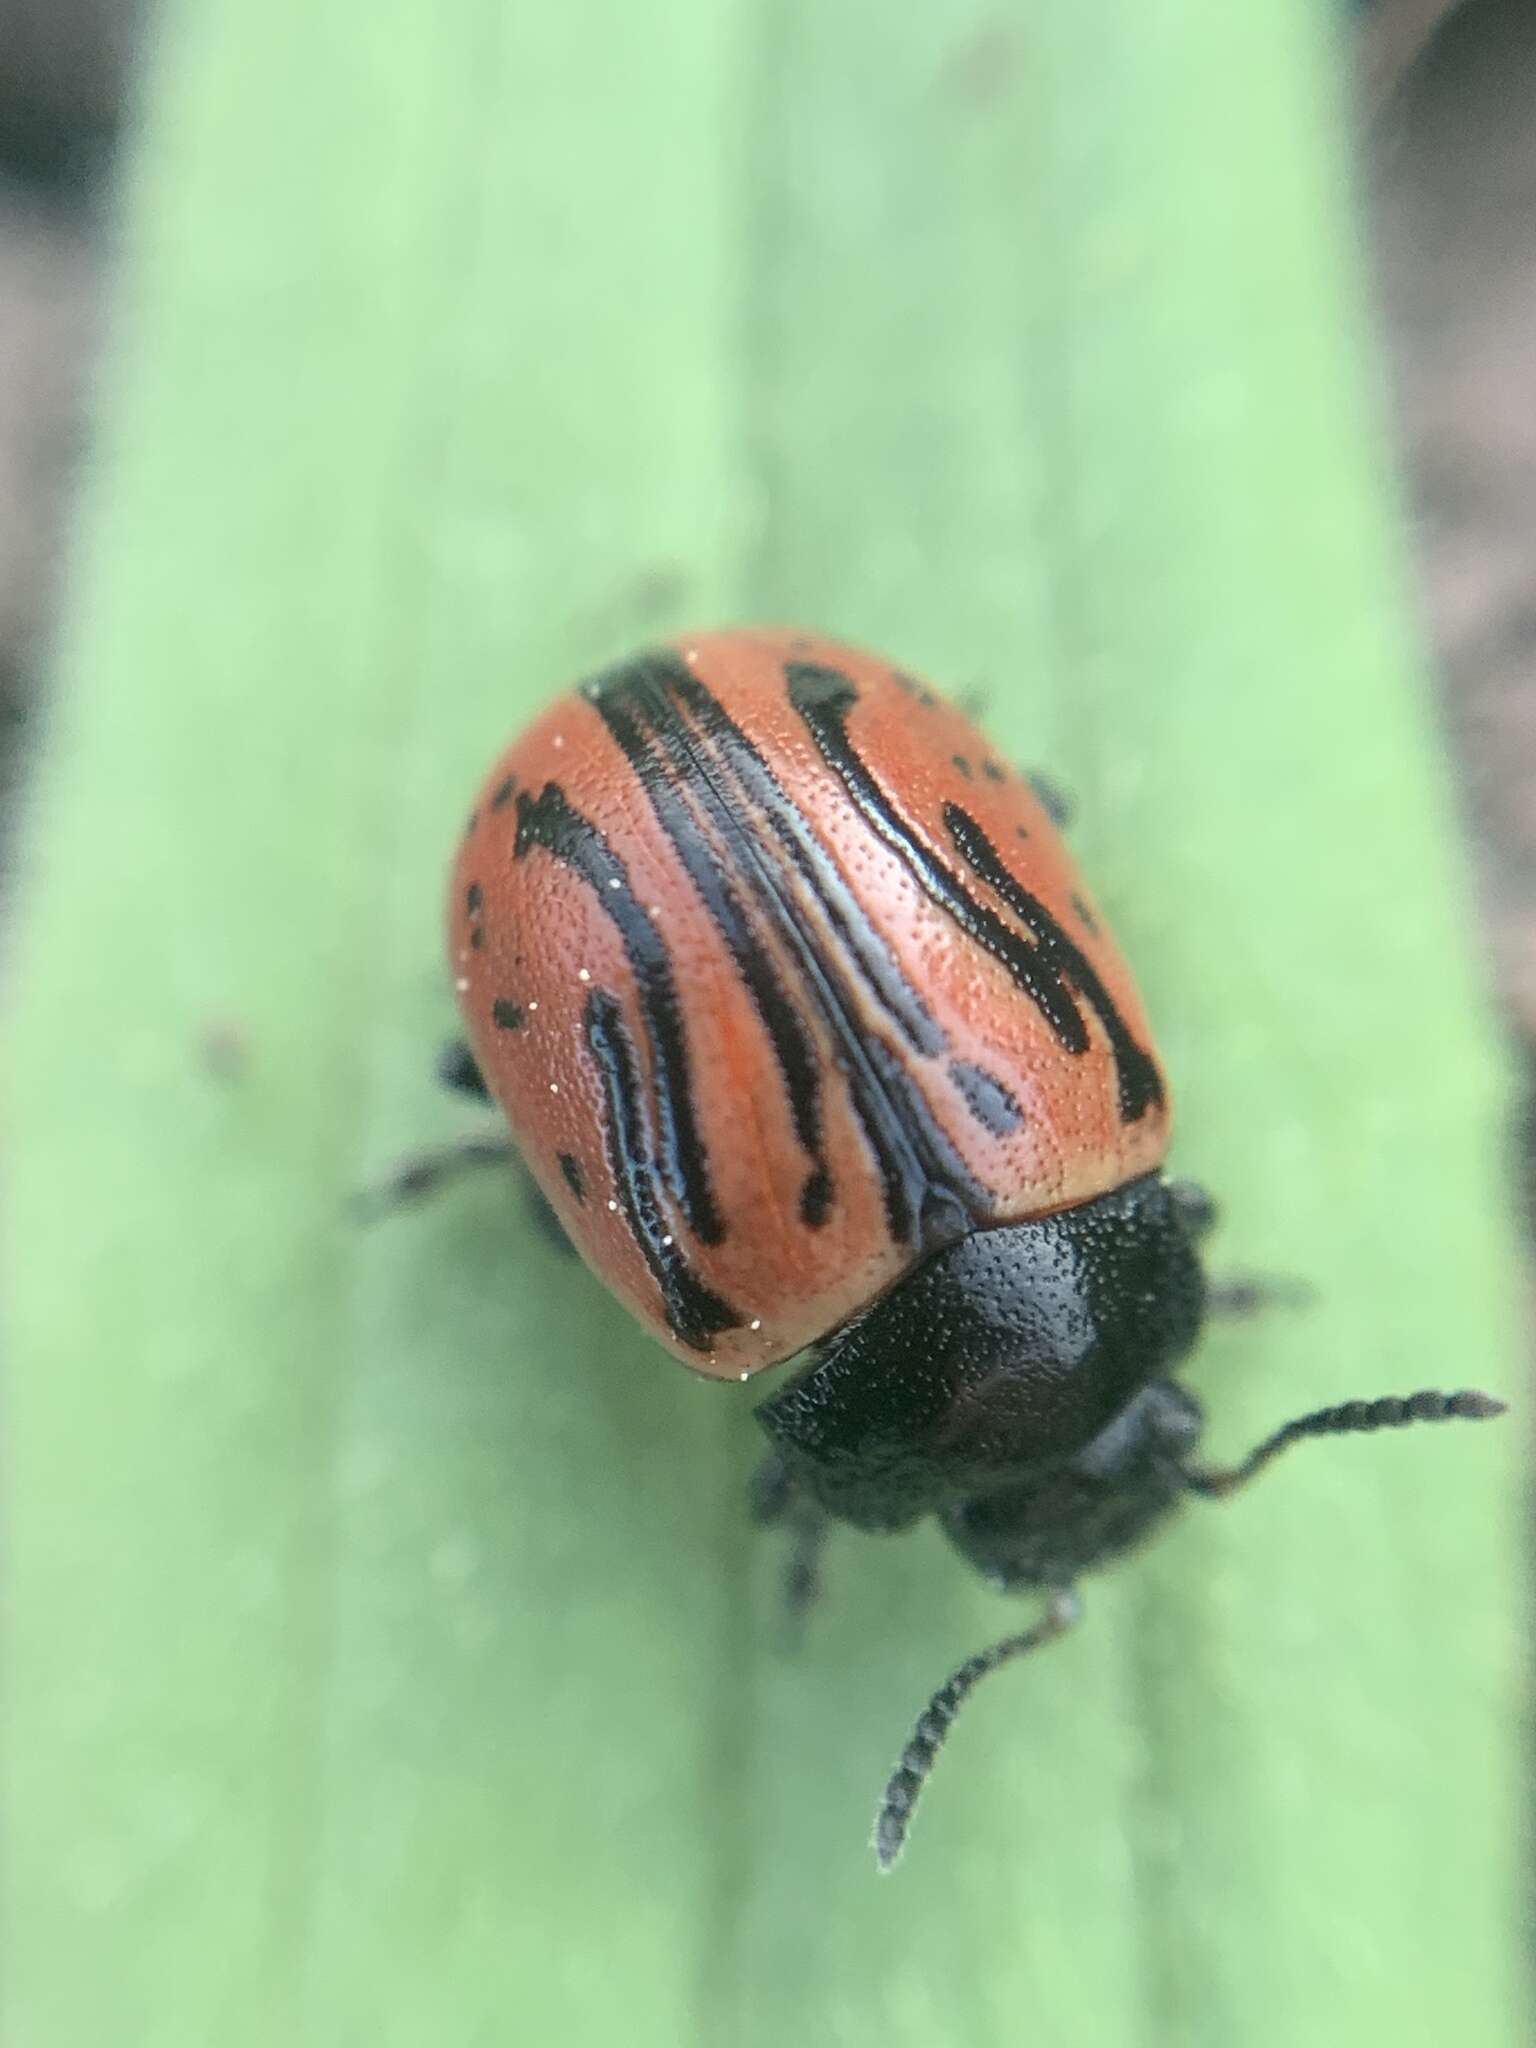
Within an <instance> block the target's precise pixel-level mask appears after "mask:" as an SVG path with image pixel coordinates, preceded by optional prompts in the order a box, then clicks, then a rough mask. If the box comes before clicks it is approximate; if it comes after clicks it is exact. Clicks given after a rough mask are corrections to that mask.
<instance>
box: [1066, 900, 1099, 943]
mask: <svg viewBox="0 0 1536 2048" xmlns="http://www.w3.org/2000/svg"><path fill="white" fill-rule="evenodd" d="M1072 908H1073V909H1074V910H1075V911H1076V912H1077V915H1078V921H1079V922H1080V923H1081V925H1082V927H1083V929H1084V931H1089V932H1092V933H1094V934H1095V936H1097V934H1098V929H1099V920H1098V919H1097V918H1096V917H1095V916H1094V914H1093V912H1092V911H1091V910H1090V909H1089V908H1088V906H1087V904H1086V903H1085V902H1084V901H1083V899H1082V897H1081V896H1079V895H1078V893H1077V891H1076V890H1075V889H1074V890H1073V892H1072Z"/></svg>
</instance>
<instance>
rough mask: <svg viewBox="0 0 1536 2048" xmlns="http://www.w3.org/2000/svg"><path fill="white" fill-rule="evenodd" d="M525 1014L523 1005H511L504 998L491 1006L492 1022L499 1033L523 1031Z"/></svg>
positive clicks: (500, 998) (498, 998)
mask: <svg viewBox="0 0 1536 2048" xmlns="http://www.w3.org/2000/svg"><path fill="white" fill-rule="evenodd" d="M525 1014H526V1013H525V1012H524V1010H523V1008H522V1006H521V1004H519V1003H509V1002H507V1001H506V999H505V998H504V997H502V996H498V997H497V998H496V1000H495V1002H494V1003H492V1005H491V1022H492V1023H493V1024H494V1025H495V1026H496V1029H497V1030H498V1031H521V1030H522V1028H523V1018H524V1015H525Z"/></svg>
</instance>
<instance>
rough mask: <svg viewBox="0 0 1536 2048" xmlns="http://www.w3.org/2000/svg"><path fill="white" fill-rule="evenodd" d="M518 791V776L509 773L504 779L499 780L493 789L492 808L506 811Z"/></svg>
mask: <svg viewBox="0 0 1536 2048" xmlns="http://www.w3.org/2000/svg"><path fill="white" fill-rule="evenodd" d="M516 791H517V777H516V776H515V775H508V776H507V777H506V778H505V779H504V780H503V781H501V782H498V783H497V785H496V787H495V788H494V789H493V790H492V791H491V809H492V810H493V811H504V810H505V809H506V807H507V805H508V804H509V803H511V801H512V798H513V796H514V795H515V794H516Z"/></svg>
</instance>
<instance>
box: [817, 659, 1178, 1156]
mask: <svg viewBox="0 0 1536 2048" xmlns="http://www.w3.org/2000/svg"><path fill="white" fill-rule="evenodd" d="M785 673H786V676H787V678H788V682H789V694H790V701H791V703H792V704H793V705H794V707H795V709H796V710H797V711H798V712H799V713H800V716H801V717H802V718H803V719H804V720H805V723H806V726H807V729H808V730H809V732H810V734H811V737H812V739H813V740H814V741H815V742H816V745H817V747H818V748H819V750H820V752H821V755H822V758H823V759H824V760H825V761H826V763H827V765H828V767H829V768H831V769H832V771H833V772H834V773H835V774H836V775H837V776H838V778H839V779H840V781H841V782H842V784H843V787H844V788H845V789H846V790H847V792H848V794H849V796H850V797H851V798H852V799H853V802H854V804H855V805H856V806H857V808H858V811H859V813H860V815H861V816H862V817H863V818H864V820H865V821H866V823H867V824H868V825H869V826H870V827H871V829H872V830H873V831H874V832H876V833H877V834H878V835H879V837H880V838H881V839H883V840H884V841H885V843H886V845H888V846H889V847H891V848H892V849H893V850H894V851H896V852H897V853H899V854H900V855H901V856H902V858H903V860H904V861H905V863H906V865H907V866H908V867H909V868H910V869H911V871H912V873H913V874H914V875H915V876H916V878H917V880H918V881H919V882H920V883H921V885H922V888H923V890H924V892H925V894H926V895H927V896H928V897H929V899H930V900H931V901H932V902H934V903H936V904H937V905H938V907H939V908H940V909H941V910H943V911H944V912H945V913H946V914H947V915H948V916H950V917H952V918H953V919H954V921H955V923H956V924H958V925H959V927H960V929H961V930H962V931H963V932H964V933H965V934H966V936H967V937H968V938H969V939H970V940H971V941H972V942H973V943H974V944H976V945H978V946H980V947H981V948H982V949H983V950H984V951H985V952H988V953H990V954H991V955H992V957H993V958H994V959H995V960H997V961H998V962H1000V964H1001V965H1002V966H1003V967H1004V968H1005V969H1006V970H1007V972H1008V974H1009V976H1010V977H1011V978H1012V980H1013V982H1014V984H1015V986H1016V987H1017V988H1018V989H1019V990H1020V991H1021V992H1022V993H1023V994H1024V995H1026V996H1027V997H1028V998H1029V1000H1030V1001H1031V1002H1032V1003H1033V1004H1034V1005H1035V1008H1036V1009H1037V1010H1038V1011H1039V1012H1040V1015H1041V1017H1042V1018H1043V1019H1044V1020H1045V1022H1046V1024H1047V1025H1048V1026H1049V1028H1050V1030H1051V1032H1052V1035H1053V1036H1054V1037H1055V1039H1056V1042H1057V1044H1058V1045H1060V1046H1061V1047H1062V1049H1063V1051H1065V1052H1069V1053H1074V1054H1081V1053H1085V1052H1087V1050H1088V1047H1089V1043H1090V1040H1089V1037H1088V1027H1087V1025H1086V1023H1085V1022H1084V1020H1083V1014H1082V1011H1081V1010H1080V1009H1079V1008H1078V1004H1077V1001H1076V998H1077V997H1078V996H1080V997H1081V998H1082V1000H1083V1001H1084V1002H1085V1003H1086V1004H1087V1005H1088V1007H1089V1009H1091V1010H1092V1011H1093V1013H1094V1015H1095V1016H1096V1017H1097V1018H1098V1019H1099V1022H1100V1023H1101V1024H1102V1025H1103V1027H1104V1031H1105V1035H1106V1036H1107V1037H1108V1039H1109V1043H1110V1050H1111V1052H1112V1054H1113V1056H1114V1061H1115V1072H1116V1080H1117V1084H1118V1094H1119V1104H1120V1115H1121V1118H1122V1120H1123V1121H1124V1122H1126V1123H1134V1122H1135V1121H1136V1120H1137V1118H1139V1117H1140V1116H1142V1115H1143V1114H1145V1112H1146V1110H1147V1109H1148V1108H1149V1107H1151V1106H1152V1105H1153V1104H1155V1103H1160V1102H1161V1101H1162V1099H1163V1086H1162V1081H1161V1079H1160V1078H1159V1075H1158V1072H1157V1068H1156V1067H1155V1066H1154V1065H1153V1063H1152V1061H1151V1059H1150V1058H1149V1057H1148V1056H1147V1054H1146V1053H1145V1052H1144V1051H1143V1050H1142V1048H1141V1047H1140V1046H1139V1045H1137V1044H1136V1042H1135V1040H1134V1039H1133V1038H1132V1037H1131V1035H1130V1033H1129V1031H1128V1030H1127V1029H1126V1026H1125V1022H1124V1019H1123V1018H1122V1017H1121V1016H1120V1013H1119V1011H1118V1010H1117V1009H1116V1008H1115V1006H1114V1002H1113V1000H1112V999H1111V997H1110V994H1109V991H1108V989H1106V988H1105V986H1104V984H1103V982H1102V981H1101V980H1100V978H1099V976H1098V974H1097V972H1096V971H1095V969H1094V967H1093V965H1092V963H1091V962H1090V961H1089V960H1088V959H1087V958H1086V957H1085V955H1084V954H1083V952H1082V951H1081V949H1080V948H1079V947H1077V946H1075V945H1074V944H1073V942H1072V941H1071V939H1069V938H1068V937H1067V935H1066V933H1065V932H1064V931H1063V930H1062V928H1061V926H1060V925H1059V924H1058V923H1057V922H1056V920H1055V918H1053V917H1052V916H1051V913H1050V912H1049V911H1048V910H1047V909H1046V907H1045V905H1044V904H1043V903H1042V902H1041V901H1040V900H1039V898H1038V897H1036V896H1032V895H1031V894H1030V893H1029V891H1028V890H1026V889H1025V888H1023V887H1022V886H1021V885H1020V884H1019V883H1018V882H1016V881H1015V880H1014V878H1013V876H1012V875H1010V874H1009V872H1008V870H1007V869H1006V868H1005V867H1004V865H1003V862H1002V859H1001V857H1000V856H999V854H998V852H997V849H996V848H995V847H994V846H993V844H992V842H991V840H990V839H988V838H987V835H986V833H985V832H984V831H983V830H982V828H981V826H980V825H978V824H977V823H976V821H975V819H974V818H972V817H971V816H970V814H969V813H968V812H966V811H965V810H963V809H962V808H961V807H960V805H959V804H953V803H952V804H946V806H945V808H944V823H945V826H946V829H947V830H948V832H949V835H950V837H951V839H952V840H953V841H954V844H955V847H956V850H957V851H958V852H959V853H960V855H961V857H962V858H963V859H964V860H965V861H966V862H967V864H968V865H969V866H970V867H971V869H972V870H973V871H974V872H975V873H976V874H977V875H978V876H979V877H980V878H981V880H982V881H984V882H985V883H986V884H987V885H988V887H989V888H991V889H992V890H994V891H995V892H996V894H997V895H998V896H1000V897H1001V898H1002V900H1003V902H1004V903H1005V904H1006V905H1007V906H1008V908H1009V909H1010V910H1011V911H1012V912H1013V914H1014V916H1015V917H1017V918H1018V919H1019V920H1020V922H1021V923H1022V924H1023V925H1024V926H1025V927H1026V929H1027V931H1028V933H1029V936H1028V938H1024V937H1021V936H1020V934H1019V933H1018V932H1016V931H1014V930H1013V928H1012V927H1011V926H1010V925H1008V924H1005V923H1004V921H1003V920H1002V918H1000V917H999V916H998V915H997V913H996V911H994V910H992V909H990V908H989V907H988V906H987V905H986V904H984V903H981V902H979V901H978V900H977V899H976V897H974V896H973V895H972V894H971V892H970V891H969V890H968V889H967V888H966V886H965V884H964V882H963V881H962V880H961V878H960V877H959V876H958V875H957V874H956V873H955V872H954V871H953V870H952V869H951V868H950V867H949V865H948V863H947V862H945V861H943V860H941V859H940V858H939V857H938V855H937V854H935V853H933V852H932V851H931V850H930V849H929V848H928V847H927V846H926V845H924V844H923V842H922V841H921V840H920V839H919V838H918V837H917V835H916V834H915V833H914V832H913V831H912V829H911V828H910V826H908V825H907V824H906V823H905V821H904V820H903V819H902V818H901V817H899V816H898V815H897V813H896V811H895V810H894V809H893V808H892V806H891V804H890V802H889V801H888V799H887V797H886V795H885V792H884V791H883V790H882V789H881V787H880V785H879V783H878V782H877V781H876V780H875V778H874V776H873V775H872V774H871V773H870V771H869V769H868V767H867V766H866V764H865V762H864V760H863V759H862V757H861V756H860V754H859V752H858V750H857V749H856V748H855V747H854V745H853V743H852V741H851V740H850V739H849V737H848V713H849V710H850V709H851V708H852V706H853V704H854V703H855V702H856V701H857V697H858V692H857V690H856V689H855V688H854V685H853V683H852V682H851V681H850V680H849V678H848V677H847V676H845V675H843V674H841V673H840V672H839V671H838V670H836V669H828V668H820V667H815V666H812V665H810V664H809V663H805V662H788V663H786V664H785Z"/></svg>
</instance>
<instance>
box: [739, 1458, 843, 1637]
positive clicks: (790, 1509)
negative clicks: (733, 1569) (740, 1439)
mask: <svg viewBox="0 0 1536 2048" xmlns="http://www.w3.org/2000/svg"><path fill="white" fill-rule="evenodd" d="M747 1502H748V1507H749V1510H750V1512H751V1516H752V1519H753V1521H754V1522H756V1523H757V1525H758V1526H759V1528H765V1529H767V1528H779V1527H782V1528H784V1529H785V1530H786V1531H787V1533H788V1535H789V1549H788V1552H787V1553H786V1556H785V1559H784V1569H783V1574H782V1578H781V1582H780V1583H781V1586H782V1589H783V1591H782V1599H783V1612H784V1618H785V1621H786V1623H787V1626H788V1632H789V1636H790V1640H791V1642H792V1643H793V1642H796V1641H798V1639H799V1636H800V1632H801V1629H802V1627H803V1625H804V1622H805V1617H806V1616H807V1615H808V1614H809V1613H810V1611H811V1609H812V1608H813V1607H814V1606H815V1604H816V1602H817V1599H818V1598H819V1597H820V1594H821V1559H822V1553H823V1551H824V1549H825V1548H826V1541H827V1531H828V1528H829V1527H830V1518H829V1517H828V1515H827V1513H826V1511H825V1509H823V1508H820V1507H818V1506H817V1505H816V1503H815V1502H814V1501H812V1500H811V1499H809V1498H808V1497H807V1495H806V1494H805V1493H804V1492H802V1490H801V1489H800V1488H799V1487H797V1486H796V1485H795V1482H794V1480H793V1479H792V1478H791V1477H790V1473H789V1467H788V1466H787V1465H786V1464H785V1463H784V1460H783V1459H782V1458H779V1457H775V1456H773V1455H770V1456H768V1457H766V1458H764V1460H763V1461H762V1463H761V1464H760V1465H759V1466H758V1468H757V1470H756V1471H755V1472H754V1473H753V1474H752V1479H751V1483H750V1486H749V1487H748V1491H747Z"/></svg>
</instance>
